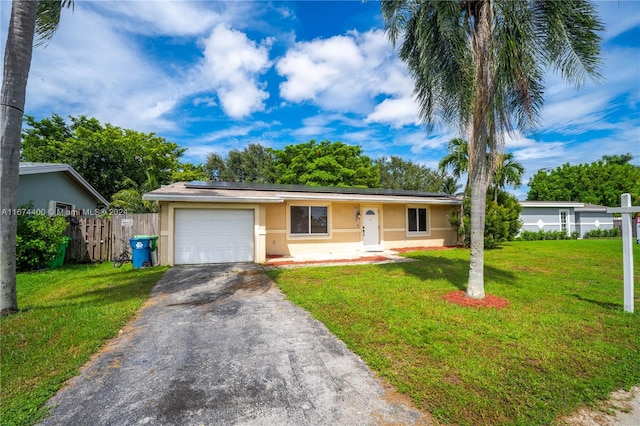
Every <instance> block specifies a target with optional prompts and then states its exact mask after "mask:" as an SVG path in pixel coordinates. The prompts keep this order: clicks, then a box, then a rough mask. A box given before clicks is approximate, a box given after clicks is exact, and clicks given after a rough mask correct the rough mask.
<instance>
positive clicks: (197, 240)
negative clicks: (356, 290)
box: [143, 182, 461, 265]
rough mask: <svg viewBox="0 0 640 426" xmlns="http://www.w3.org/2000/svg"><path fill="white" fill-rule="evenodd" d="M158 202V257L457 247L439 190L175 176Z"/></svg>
mask: <svg viewBox="0 0 640 426" xmlns="http://www.w3.org/2000/svg"><path fill="white" fill-rule="evenodd" d="M143 198H144V199H146V200H155V201H158V202H159V204H160V230H161V231H160V247H161V250H160V263H162V264H169V265H176V264H199V263H226V262H250V261H253V262H259V263H263V262H265V261H266V259H267V258H268V257H276V256H290V257H298V258H300V257H304V258H322V257H323V256H325V257H326V256H329V255H340V254H353V253H357V252H367V251H382V250H389V249H400V248H408V247H425V246H455V245H456V243H457V234H456V231H455V230H454V229H453V227H452V226H451V224H450V223H449V218H448V216H449V213H450V212H451V211H452V210H453V211H456V212H459V211H460V206H461V201H460V199H457V198H452V197H449V196H446V195H442V194H430V193H422V192H416V191H396V190H386V189H358V188H337V187H336V188H334V187H332V188H327V187H310V186H301V185H267V184H242V183H225V182H191V183H185V182H178V183H174V184H172V185H168V186H164V187H162V188H159V189H157V190H155V191H152V192H149V193H147V194H145V195H144V197H143Z"/></svg>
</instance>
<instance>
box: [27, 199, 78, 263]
mask: <svg viewBox="0 0 640 426" xmlns="http://www.w3.org/2000/svg"><path fill="white" fill-rule="evenodd" d="M21 209H22V210H24V211H26V212H30V211H33V205H27V206H21ZM68 226H69V223H68V222H67V219H66V218H65V217H64V216H54V217H49V216H45V215H37V214H36V215H30V214H24V215H19V216H18V232H17V235H16V268H17V270H18V271H20V272H22V271H35V270H38V269H43V268H46V267H47V265H48V264H49V263H51V262H52V261H53V260H54V259H55V258H56V255H57V254H58V248H59V247H60V245H61V244H62V242H63V239H64V238H65V237H64V231H65V230H66V229H67V227H68Z"/></svg>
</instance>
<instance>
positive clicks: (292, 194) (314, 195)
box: [142, 181, 462, 205]
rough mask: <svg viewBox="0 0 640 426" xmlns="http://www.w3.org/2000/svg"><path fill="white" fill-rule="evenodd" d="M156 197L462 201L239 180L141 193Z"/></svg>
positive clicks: (437, 196) (179, 184)
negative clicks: (241, 181) (239, 181)
mask: <svg viewBox="0 0 640 426" xmlns="http://www.w3.org/2000/svg"><path fill="white" fill-rule="evenodd" d="M142 198H143V199H144V200H154V201H191V202H194V201H202V202H221V203H282V202H284V201H285V200H292V199H295V200H330V201H359V202H384V203H419V204H451V205H460V204H462V200H461V199H459V198H455V197H450V196H448V195H446V194H434V193H429V192H419V191H405V190H393V189H379V188H343V187H326V186H304V185H276V184H260V183H238V182H200V181H194V182H176V183H173V184H171V185H167V186H163V187H161V188H159V189H156V190H155V191H151V192H148V193H146V194H144V195H143V197H142Z"/></svg>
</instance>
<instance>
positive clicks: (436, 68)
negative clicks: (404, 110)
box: [381, 0, 603, 299]
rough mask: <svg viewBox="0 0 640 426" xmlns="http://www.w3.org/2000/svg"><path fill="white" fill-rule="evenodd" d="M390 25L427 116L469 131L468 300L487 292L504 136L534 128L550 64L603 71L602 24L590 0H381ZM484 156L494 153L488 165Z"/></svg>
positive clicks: (564, 71)
mask: <svg viewBox="0 0 640 426" xmlns="http://www.w3.org/2000/svg"><path fill="white" fill-rule="evenodd" d="M381 5H382V16H383V20H384V23H385V30H386V32H387V34H388V35H389V37H390V39H391V40H392V41H393V42H394V43H395V42H396V41H397V40H398V39H402V43H401V46H400V50H399V55H400V58H401V59H402V60H403V61H405V62H406V63H407V65H408V68H409V72H410V73H411V75H412V76H413V77H414V80H415V95H416V99H417V101H418V104H419V106H420V116H421V118H422V120H423V121H424V122H425V123H426V124H428V125H430V126H432V125H433V124H434V123H435V121H436V114H438V115H439V116H440V117H441V118H442V119H443V120H444V121H445V122H446V123H449V124H451V125H454V126H457V127H458V128H459V129H460V132H462V133H463V134H465V133H467V134H468V139H467V140H468V141H469V164H468V168H467V170H468V172H469V184H470V194H471V197H470V200H471V230H470V232H471V261H470V268H469V280H468V284H467V291H466V294H467V297H471V298H477V299H482V298H484V244H483V243H484V234H485V233H484V226H485V225H484V224H485V211H486V209H485V206H486V202H487V197H486V194H487V190H488V188H489V184H490V181H491V174H492V173H493V171H494V170H495V165H496V161H495V160H496V154H498V153H500V152H501V148H502V146H503V142H504V141H503V139H502V135H503V134H504V133H505V132H506V133H508V132H513V131H514V130H516V129H517V130H520V131H522V132H523V133H528V132H529V131H531V130H534V129H535V128H536V124H537V121H538V119H539V113H540V110H541V109H542V104H543V100H544V96H543V95H544V85H543V79H544V68H545V67H553V68H554V69H555V70H558V71H559V72H560V74H561V75H562V77H563V78H565V79H566V80H568V81H571V82H575V83H576V84H580V83H582V82H583V81H584V80H585V77H589V76H598V73H597V67H598V65H599V63H600V60H599V54H600V36H599V35H598V32H599V31H601V30H602V29H603V25H602V24H601V23H600V21H599V20H598V18H597V15H596V11H595V8H594V7H593V5H592V4H591V3H590V2H589V1H587V0H565V1H536V2H532V1H527V0H461V1H455V2H454V1H421V2H415V1H411V0H382V2H381ZM487 152H489V153H490V155H489V161H488V162H487Z"/></svg>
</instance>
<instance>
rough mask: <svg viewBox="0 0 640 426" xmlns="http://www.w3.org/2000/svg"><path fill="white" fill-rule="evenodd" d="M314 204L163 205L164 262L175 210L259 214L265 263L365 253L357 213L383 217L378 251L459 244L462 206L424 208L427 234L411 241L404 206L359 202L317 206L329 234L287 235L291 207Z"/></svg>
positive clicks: (258, 246) (259, 251)
mask: <svg viewBox="0 0 640 426" xmlns="http://www.w3.org/2000/svg"><path fill="white" fill-rule="evenodd" d="M296 204H297V205H309V204H314V203H313V202H310V201H308V200H305V201H287V202H284V203H276V204H261V205H257V204H256V205H247V204H215V203H177V202H176V203H174V202H162V203H160V241H161V245H160V249H161V251H160V262H161V263H162V264H172V259H173V254H172V250H173V245H174V239H173V235H172V233H173V232H174V227H173V220H174V212H175V209H176V208H252V209H254V210H255V212H256V214H255V215H254V217H255V234H254V235H255V241H256V242H255V259H256V261H257V262H264V261H266V259H267V258H269V257H278V256H292V257H307V258H313V257H318V258H322V256H330V255H340V254H354V253H357V252H360V251H362V223H361V218H360V217H358V216H357V215H356V212H363V211H364V210H365V209H366V208H371V207H373V208H377V209H378V213H379V228H380V230H379V239H380V247H379V248H380V249H384V250H392V249H399V248H411V247H434V246H453V245H456V243H457V236H456V232H455V230H454V229H453V228H452V227H451V225H450V224H449V220H448V214H449V212H450V211H452V210H459V206H448V205H447V206H438V205H430V206H425V205H420V206H419V207H427V208H428V211H429V215H428V217H429V232H428V233H427V234H425V235H418V236H414V235H409V234H408V233H407V231H406V229H407V227H406V212H407V205H406V204H360V203H355V202H347V203H343V202H332V203H327V202H317V203H315V204H317V205H326V206H328V207H329V209H328V215H329V234H328V235H318V236H296V235H291V234H290V232H289V229H288V223H289V217H288V211H289V210H290V209H289V207H290V206H291V205H296Z"/></svg>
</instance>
